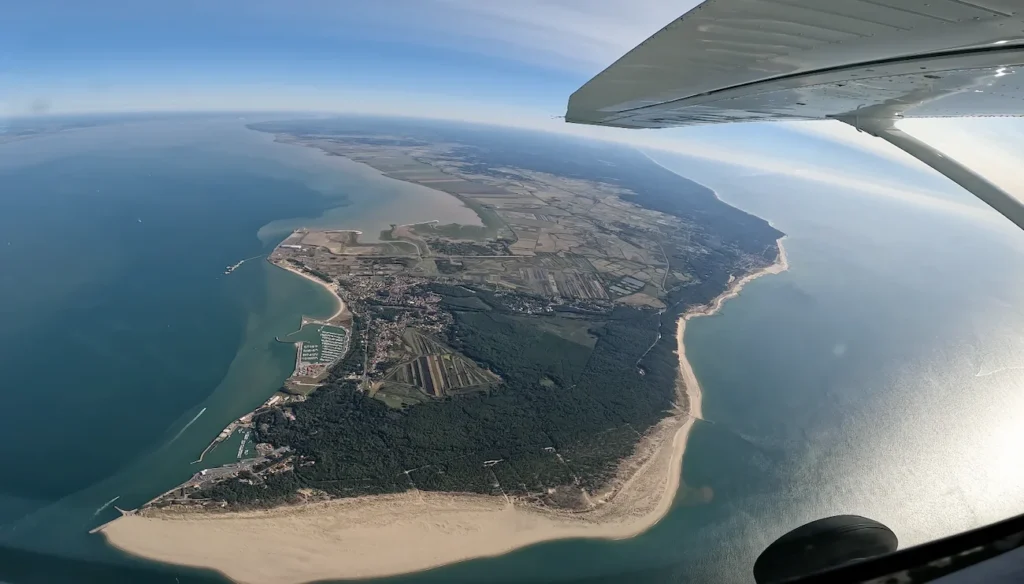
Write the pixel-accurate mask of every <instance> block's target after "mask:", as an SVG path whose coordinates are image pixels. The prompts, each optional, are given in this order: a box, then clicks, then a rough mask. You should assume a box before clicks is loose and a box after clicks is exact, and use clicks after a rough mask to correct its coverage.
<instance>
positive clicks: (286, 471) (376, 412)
mask: <svg viewBox="0 0 1024 584" xmlns="http://www.w3.org/2000/svg"><path fill="white" fill-rule="evenodd" d="M275 139H276V140H277V141H278V142H282V143H286V144H294V145H296V146H300V147H310V148H316V149H318V150H321V151H323V152H324V153H326V154H327V155H330V156H344V157H345V158H348V159H349V160H352V161H356V162H360V163H363V164H366V165H368V166H370V167H372V168H373V169H375V170H376V171H379V172H380V173H382V174H383V175H385V176H386V177H389V178H392V179H396V180H402V181H406V182H411V183H414V184H417V185H420V186H422V187H429V188H432V189H436V190H439V191H442V192H444V193H446V194H447V195H449V196H450V197H451V200H452V201H453V202H454V203H456V204H458V205H462V206H464V207H466V208H469V209H471V210H472V211H473V212H474V213H475V214H476V215H477V216H478V217H479V219H480V224H479V225H464V224H458V223H445V222H444V220H443V219H442V220H430V221H424V222H423V223H411V224H394V225H391V226H390V228H388V229H385V230H383V231H381V232H380V233H379V234H373V235H371V236H367V235H365V234H364V233H361V232H359V231H356V230H353V229H329V228H313V227H301V228H298V229H295V230H294V231H293V232H291V233H290V234H289V235H287V236H286V237H285V238H284V239H283V240H282V241H280V243H279V244H278V245H277V246H276V247H275V248H274V249H273V251H272V252H271V253H270V254H269V255H268V256H267V257H266V261H268V262H270V263H271V264H273V265H274V266H277V267H278V268H281V269H284V270H288V271H290V272H292V273H294V274H296V275H298V276H301V277H303V278H306V279H307V280H309V281H310V282H313V283H315V284H316V285H319V286H322V287H324V289H326V290H327V291H329V292H330V294H331V295H332V297H333V298H335V299H336V300H337V309H336V311H334V313H333V314H332V315H331V316H329V317H326V318H312V317H309V316H306V317H303V318H302V319H301V322H299V323H298V328H297V330H295V331H294V332H292V333H290V334H287V335H282V336H280V337H278V338H277V340H278V341H279V342H282V343H291V344H293V345H294V347H295V363H294V367H293V371H292V375H290V376H289V377H288V379H287V380H285V382H284V383H283V384H282V386H281V388H280V389H279V391H278V392H276V393H275V394H274V395H273V396H271V397H270V398H269V399H268V400H267V401H266V402H265V403H264V404H262V405H261V406H260V407H259V408H257V409H256V410H255V411H253V412H249V413H247V414H245V415H243V416H241V417H240V418H239V419H237V420H235V421H234V422H232V423H231V424H230V425H229V426H228V427H227V428H225V429H224V430H223V431H222V432H221V433H220V435H219V436H217V437H215V438H214V440H213V443H212V444H211V445H210V447H211V448H212V449H217V448H218V447H220V448H224V447H225V446H223V445H224V444H226V443H227V442H228V441H229V440H237V441H239V442H240V445H239V446H237V457H235V460H234V461H233V462H231V463H229V464H227V465H224V466H219V467H215V468H209V469H197V472H196V473H195V474H194V476H193V477H192V478H191V479H190V480H189V481H187V482H185V483H183V484H181V485H178V486H177V487H175V488H174V489H172V490H170V491H168V492H167V493H165V494H163V495H161V496H160V497H157V498H156V499H154V500H152V501H150V502H149V503H147V504H145V505H143V506H142V507H140V508H139V509H138V510H134V511H126V513H128V514H129V516H128V517H125V518H123V519H131V520H132V521H131V522H130V523H126V522H125V521H123V520H118V521H115V522H114V523H113V524H111V525H110V526H109V527H106V528H104V530H103V532H104V533H105V534H106V535H107V536H108V537H110V538H111V539H112V540H113V541H120V542H124V541H125V540H124V539H122V538H120V537H119V536H118V535H117V534H118V533H119V532H120V530H121V527H122V526H124V525H128V524H130V525H133V526H135V529H154V530H159V531H160V532H161V533H164V534H167V533H169V532H168V531H167V530H168V529H169V528H170V527H169V526H175V529H177V528H178V527H180V528H182V530H183V531H181V532H180V534H179V535H180V536H181V537H178V536H175V538H176V541H179V543H180V545H179V548H181V546H185V547H187V546H189V545H191V544H190V543H188V542H190V541H192V540H193V539H204V537H203V536H201V535H200V534H199V532H195V533H193V532H192V531H191V530H192V529H193V528H195V529H203V526H205V525H208V522H209V521H217V522H220V521H226V522H228V523H217V525H223V526H227V525H229V524H231V525H234V523H231V522H234V521H236V519H237V520H238V521H245V519H244V518H245V517H249V515H248V514H250V513H257V514H260V515H258V516H259V517H265V516H266V515H262V514H265V513H271V514H273V516H277V515H280V516H281V517H286V518H297V517H300V516H301V517H305V514H306V513H307V511H308V512H312V511H310V510H312V509H322V510H323V511H322V512H324V513H327V514H329V515H330V516H331V517H336V518H337V521H338V522H339V523H337V526H338V527H337V529H334V528H332V531H331V533H330V534H329V535H328V534H326V533H325V539H324V541H335V542H341V541H342V540H344V541H355V540H350V539H349V538H350V537H356V535H355V534H356V533H357V532H358V538H357V539H358V541H360V542H366V543H367V544H368V545H371V544H372V545H385V543H384V542H385V541H390V540H394V539H395V538H399V539H401V540H402V541H406V540H407V539H408V537H409V534H396V533H392V532H390V531H388V530H387V528H386V527H385V526H384V524H383V523H381V522H380V520H379V519H380V518H379V517H377V516H376V515H373V517H371V515H372V514H373V513H379V512H371V510H372V509H379V505H381V504H385V503H384V502H385V501H390V503H387V504H390V505H393V506H394V508H395V509H396V510H401V512H402V513H403V514H404V515H403V516H408V517H417V518H419V519H416V521H419V520H421V519H422V520H425V521H434V520H435V518H448V519H445V521H449V520H451V521H461V520H459V519H455V518H454V517H456V516H455V515H451V513H456V514H457V513H460V511H458V510H460V509H462V510H466V509H470V508H477V509H480V511H479V515H474V517H475V519H473V520H472V521H470V522H469V523H467V524H466V525H465V529H463V528H462V527H460V528H459V529H458V532H459V533H463V532H465V533H470V532H473V531H474V530H477V529H481V528H484V527H482V526H488V527H486V529H498V530H501V529H504V527H505V526H507V525H508V523H507V521H506V520H505V519H502V517H506V515H505V514H506V513H514V514H515V516H516V517H517V518H518V519H517V520H516V521H517V522H525V523H524V524H527V523H528V524H531V525H533V527H532V528H530V530H529V533H531V534H532V535H529V537H528V541H541V540H543V539H545V538H548V537H552V535H550V534H553V533H562V534H567V533H573V534H576V535H578V536H582V537H586V536H595V535H597V536H600V535H598V534H605V536H608V537H626V536H628V535H630V534H634V533H637V532H639V531H640V530H643V529H645V528H646V527H647V526H649V525H650V524H652V523H653V522H654V521H657V520H658V518H660V517H661V516H663V515H664V513H666V512H667V509H668V507H669V505H670V504H671V501H672V498H673V496H674V493H675V492H676V490H677V489H679V488H681V487H680V485H679V480H678V478H679V468H680V464H681V458H682V452H683V449H684V448H685V444H686V439H687V436H688V433H689V431H690V429H691V428H692V426H693V423H694V420H696V419H699V418H701V416H702V412H701V393H700V388H699V385H698V383H697V381H696V377H695V376H694V375H693V372H692V369H691V368H690V367H689V364H688V362H687V361H686V359H685V350H684V347H683V338H682V333H683V330H684V328H685V323H686V320H687V319H688V318H691V317H697V316H703V315H708V314H713V313H714V312H715V311H717V309H718V307H720V306H721V303H722V301H724V300H725V299H727V298H729V297H731V296H733V295H735V294H736V293H738V291H739V289H740V288H742V286H743V285H744V284H745V283H746V282H748V281H750V280H751V279H753V278H755V277H757V276H760V275H763V274H767V273H773V272H774V271H778V270H781V269H784V266H785V258H784V254H783V253H782V247H781V244H780V243H779V241H778V240H779V239H780V237H781V236H782V234H781V233H780V232H778V231H777V230H775V229H773V228H771V226H769V225H768V224H767V223H766V222H764V221H763V220H760V219H758V218H756V217H753V216H750V215H748V214H745V213H743V212H742V211H739V210H737V209H734V208H732V207H729V206H727V205H725V204H724V203H722V202H721V201H720V200H718V199H717V198H716V197H715V196H714V193H712V192H710V191H708V190H706V189H703V188H702V187H699V186H698V185H694V184H693V183H687V182H685V181H684V182H679V181H681V180H683V179H680V178H679V177H677V176H676V175H672V174H670V173H669V174H659V171H658V170H657V167H654V168H653V169H651V170H649V171H647V172H644V173H639V174H637V173H633V172H631V171H629V170H628V169H630V168H632V165H635V164H638V163H639V162H638V161H637V160H636V159H635V158H634V157H633V155H632V154H629V153H626V154H624V156H625V157H626V158H625V160H626V161H625V162H623V163H622V166H621V167H620V166H616V163H615V162H613V160H614V157H612V158H611V159H601V160H600V161H599V162H595V161H594V160H592V159H589V158H587V159H581V162H580V164H583V165H586V164H597V166H596V167H594V169H593V170H591V171H590V173H589V176H587V175H585V174H584V173H581V172H578V171H576V172H566V173H559V172H557V171H556V170H555V169H552V168H550V166H549V165H548V163H547V160H549V158H546V157H539V158H536V159H524V158H522V151H516V152H515V153H514V155H510V156H511V157H512V158H515V161H513V160H512V159H511V158H510V159H505V158H503V156H504V155H503V154H502V152H503V151H502V150H501V149H500V147H495V146H491V147H490V148H488V149H474V148H469V147H464V146H459V145H454V144H452V143H449V142H444V141H440V142H437V141H428V140H417V139H409V138H401V137H392V136H387V135H383V136H376V137H374V138H372V139H368V138H366V136H365V135H363V134H358V133H357V134H353V135H346V134H344V133H335V134H331V135H324V134H322V133H319V132H313V133H309V132H304V131H299V130H293V131H280V130H275ZM604 156H605V157H606V158H608V157H609V156H610V155H609V154H607V153H606V154H604ZM620 168H621V169H624V170H621V171H619V170H617V169H620ZM617 173H618V174H617ZM598 177H600V178H598ZM665 185H670V186H671V189H670V190H667V191H666V190H665ZM674 189H684V190H685V189H693V190H692V192H691V193H690V194H689V195H688V196H676V191H675V190H674ZM435 216H436V215H435ZM442 217H443V215H442ZM233 268H237V265H236V266H234V267H233ZM230 444H231V445H232V446H231V448H236V447H235V446H233V445H234V444H235V442H230ZM208 450H209V449H208ZM204 455H205V453H204ZM218 460H219V458H218ZM197 462H203V464H204V465H205V461H204V460H203V459H202V457H200V461H197ZM692 497H693V500H695V501H697V500H704V499H707V498H708V497H710V495H709V494H708V493H705V492H703V491H701V492H695V493H693V494H692ZM335 505H339V506H335ZM481 506H482V507H481ZM207 512H208V513H207ZM365 513H371V515H366V514H365ZM184 517H194V518H196V520H195V522H193V521H191V520H190V521H165V519H175V520H178V519H181V518H184ZM374 517H377V518H374ZM219 518H222V519H219ZM289 520H291V519H289ZM246 525H249V524H246ZM259 525H263V523H259ZM266 525H267V526H271V525H276V526H277V527H275V528H273V529H275V531H274V532H273V533H271V532H265V530H264V531H260V532H259V533H260V536H259V538H258V540H259V542H260V543H259V545H260V546H264V547H265V545H264V544H266V545H272V542H275V541H279V543H280V545H285V546H286V545H287V543H285V542H284V541H283V540H280V537H278V535H274V534H283V533H285V532H287V528H285V527H283V525H284V524H279V523H275V522H273V521H270V522H267V523H266ZM303 525H305V523H303ZM345 525H355V526H358V525H363V526H367V527H366V528H365V529H362V528H358V529H357V528H348V527H343V526H345ZM253 528H256V527H253ZM229 529H233V528H229ZM247 529H249V528H247ZM281 529H284V530H285V531H281ZM413 531H414V532H416V531H415V530H413ZM186 533H188V534H192V535H185V534H186ZM416 533H418V532H416ZM524 533H525V532H524ZM388 534H390V535H388ZM424 536H426V535H424ZM563 536H564V535H563ZM496 537H497V539H496V540H495V541H499V540H501V537H500V536H496ZM337 538H341V539H337ZM381 538H384V539H381ZM453 541H454V540H453ZM373 542H377V543H376V544H374V543H373ZM214 543H215V542H214ZM307 543H308V542H307ZM118 545H120V544H118ZM126 545H130V544H127V543H126ZM338 545H341V544H340V543H339V544H338ZM342 547H345V546H342ZM455 547H459V546H455ZM484 547H486V546H484ZM484 547H481V548H480V549H484ZM348 548H351V545H349V546H348ZM348 548H346V549H348ZM261 549H262V548H261ZM332 549H333V548H332ZM352 549H354V548H352ZM446 549H448V547H447V546H446ZM466 549H467V550H468V549H469V548H466ZM473 549H476V548H473ZM487 549H490V548H487ZM196 552H197V553H203V552H201V551H200V550H199V549H198V548H196ZM267 553H270V552H269V550H268V551H267ZM466 554H467V555H465V556H461V555H458V554H456V555H453V556H452V555H450V554H449V555H448V556H446V557H449V556H450V557H452V558H457V557H472V556H473V555H478V552H469V551H467V552H466ZM154 557H160V554H159V553H158V552H157V553H155V556H154ZM346 557H347V558H349V559H348V560H347V562H349V563H350V565H357V564H358V562H357V560H356V558H355V556H352V555H351V554H346ZM410 561H412V560H410ZM419 561H420V560H417V561H414V562H413V563H412V564H410V565H413V566H418V565H420V564H419V563H417V562H419ZM351 562H356V564H351ZM392 569H393V568H384V567H382V566H377V565H376V564H374V566H373V567H370V568H368V570H367V571H360V572H358V573H359V574H374V575H383V574H388V573H394V572H392V571H391V570H392ZM346 573H349V574H352V575H353V576H354V575H355V574H356V572H346ZM326 575H327V574H326V573H324V574H322V575H321V576H326Z"/></svg>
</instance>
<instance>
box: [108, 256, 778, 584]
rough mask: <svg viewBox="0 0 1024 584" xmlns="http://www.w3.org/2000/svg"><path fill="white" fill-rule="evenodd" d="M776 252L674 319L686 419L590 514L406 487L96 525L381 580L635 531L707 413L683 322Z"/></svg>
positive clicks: (655, 436) (240, 557)
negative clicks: (689, 356) (536, 546)
mask: <svg viewBox="0 0 1024 584" xmlns="http://www.w3.org/2000/svg"><path fill="white" fill-rule="evenodd" d="M779 249H780V259H779V262H777V263H776V264H774V265H773V266H770V267H768V268H766V269H764V270H761V271H759V272H756V273H754V274H750V275H748V276H746V277H744V278H741V279H739V280H736V281H733V282H732V283H731V284H730V286H729V290H727V291H726V292H725V293H724V294H722V295H721V296H719V297H718V298H716V299H715V301H714V302H712V303H711V304H710V305H708V306H704V307H699V308H697V309H694V310H691V311H689V312H687V313H686V314H685V315H683V316H682V317H680V318H679V321H678V326H677V332H676V339H677V342H678V353H679V369H680V392H682V393H683V394H685V399H686V401H687V402H688V406H689V407H688V410H689V415H682V414H681V415H678V416H671V417H668V418H666V419H665V420H663V421H662V422H661V423H659V424H658V425H657V426H655V427H654V428H653V429H652V430H651V431H650V432H648V433H647V435H646V436H645V437H644V439H643V440H642V441H641V443H640V444H639V446H638V448H637V452H636V454H634V456H632V457H631V458H629V459H627V460H626V461H624V463H623V465H622V467H621V469H620V473H619V479H620V480H617V481H615V485H616V487H617V488H615V489H613V490H610V491H609V492H607V493H603V494H597V495H594V500H595V503H596V507H595V508H594V509H593V510H590V511H587V512H584V513H556V512H550V511H541V510H537V509H534V508H530V507H526V506H522V505H517V504H513V503H510V502H509V501H507V500H505V499H504V498H502V497H489V496H471V495H463V494H451V493H428V492H419V491H411V492H406V493H402V494H397V495H384V496H374V497H359V498H353V499H345V500H338V501H330V502H323V503H315V504H309V505H304V506H295V507H281V508H276V509H270V510H264V511H253V512H244V513H223V514H221V513H210V512H201V511H198V512H197V511H173V510H149V511H146V512H144V513H143V514H141V515H128V516H125V517H122V518H120V519H117V520H116V521H113V522H111V523H110V524H108V525H107V526H105V527H104V528H103V529H102V530H101V533H103V534H104V536H105V537H106V538H107V540H108V541H109V542H110V543H111V544H112V545H114V546H116V547H118V548H120V549H122V550H124V551H127V552H130V553H133V554H137V555H140V556H144V557H146V558H150V559H154V560H160V561H164V562H169V563H176V564H185V565H189V566H200V567H206V568H212V569H215V570H218V571H220V572H223V573H224V574H225V575H227V576H228V577H230V578H231V579H233V580H236V581H239V582H246V583H252V584H263V583H267V584H269V583H272V582H280V583H299V582H309V581H313V580H320V579H329V578H360V577H372V576H385V575H392V574H400V573H407V572H412V571H418V570H424V569H427V568H431V567H436V566H441V565H444V564H449V563H453V562H457V561H461V560H466V559H471V558H479V557H486V556H494V555H500V554H503V553H506V552H509V551H511V550H514V549H516V548H520V547H523V546H526V545H529V544H534V543H538V542H543V541H549V540H554V539H562V538H575V537H583V538H606V539H622V538H627V537H632V536H634V535H637V534H639V533H641V532H643V531H645V530H647V529H649V528H650V527H651V526H652V525H654V524H655V523H657V522H658V521H659V520H660V519H661V518H662V517H664V516H665V515H666V514H667V513H668V511H669V508H670V507H671V505H672V502H673V500H674V498H675V495H676V492H677V490H678V489H679V486H680V475H681V470H682V462H683V455H684V453H685V450H686V442H687V439H688V437H689V434H690V430H691V429H692V428H693V423H694V419H695V418H701V417H702V415H703V411H702V407H701V406H702V404H701V398H702V392H701V389H700V384H699V383H698V381H697V377H696V375H695V374H694V372H693V368H692V367H691V366H690V363H689V361H688V360H687V359H686V350H685V345H684V343H683V339H684V335H685V330H686V322H687V320H688V319H690V318H694V317H698V316H707V315H711V314H714V313H716V312H717V311H718V310H719V309H720V308H721V306H722V304H723V303H724V302H725V300H728V299H729V298H732V297H734V296H736V295H737V294H738V293H739V292H740V290H741V289H742V288H743V286H745V285H746V284H747V283H749V282H750V281H752V280H754V279H755V278H757V277H760V276H762V275H765V274H771V273H778V272H781V271H783V270H785V269H787V268H788V263H787V260H786V255H785V249H784V248H783V247H782V241H781V240H780V241H779ZM293 271H294V270H293ZM302 275H303V276H305V277H310V278H311V279H314V280H315V278H312V277H311V276H308V275H307V274H302ZM320 284H323V282H320ZM342 308H343V305H342ZM340 310H341V309H339V314H340ZM680 397H681V398H682V397H683V395H680ZM397 550H400V551H397Z"/></svg>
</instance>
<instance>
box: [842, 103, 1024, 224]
mask: <svg viewBox="0 0 1024 584" xmlns="http://www.w3.org/2000/svg"><path fill="white" fill-rule="evenodd" d="M837 119H838V120H839V121H841V122H844V123H846V124H849V125H851V126H853V127H855V128H857V129H858V130H860V131H862V132H867V133H868V134H871V135H872V136H877V137H879V138H881V139H883V140H885V141H886V142H888V143H890V144H892V145H893V146H895V147H897V148H899V149H900V150H902V151H904V152H906V153H907V154H909V155H911V156H913V157H914V158H916V159H918V160H920V161H921V162H923V163H925V164H927V165H928V166H930V167H932V168H934V169H935V170H937V171H939V172H940V173H942V174H944V175H945V176H946V177H947V178H949V179H950V180H952V181H953V182H955V183H956V184H958V185H960V186H962V187H963V188H965V189H967V191H968V192H970V193H972V194H973V195H974V196H975V197H978V198H979V199H981V200H982V201H983V202H984V203H985V204H986V205H988V206H989V207H992V208H993V209H995V210H996V211H998V212H999V213H1000V214H1002V216H1003V217H1006V218H1007V219H1009V220H1010V221H1012V222H1013V224H1014V225H1016V226H1017V227H1019V228H1020V229H1022V230H1024V204H1022V203H1021V202H1020V201H1019V200H1017V199H1016V198H1015V197H1013V196H1012V195H1010V194H1009V193H1007V192H1006V191H1004V190H1003V189H1001V188H999V187H997V186H996V185H994V184H992V183H991V182H989V181H988V180H987V179H985V178H984V177H983V176H981V175H980V174H977V173H976V172H974V171H973V170H971V169H969V168H967V167H966V166H964V165H962V164H960V163H959V162H957V161H956V160H953V159H952V158H949V157H948V156H946V155H945V154H943V153H941V152H939V151H938V150H936V149H935V148H932V147H931V146H929V145H928V144H926V143H924V142H922V141H920V140H918V139H917V138H915V137H913V136H911V135H910V134H907V133H906V132H904V131H903V130H900V129H898V128H897V127H896V121H897V120H896V119H892V118H876V117H869V118H859V117H840V118H837Z"/></svg>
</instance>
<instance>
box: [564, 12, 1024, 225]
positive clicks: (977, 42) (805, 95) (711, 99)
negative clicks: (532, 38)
mask: <svg viewBox="0 0 1024 584" xmlns="http://www.w3.org/2000/svg"><path fill="white" fill-rule="evenodd" d="M1022 8H1024V4H1022V2H1021V0H707V1H706V2H704V3H703V4H701V5H699V6H698V7H697V8H694V9H693V10H691V11H690V12H688V13H687V14H685V15H684V16H683V17H681V18H679V19H678V20H676V21H674V22H672V23H671V24H669V25H668V26H666V27H665V28H664V29H662V30H661V31H659V32H658V33H656V34H655V35H654V36H652V37H651V38H649V39H647V40H646V41H645V42H643V43H641V44H640V46H638V47H636V48H635V49H633V50H632V51H630V52H629V53H627V54H626V55H625V56H623V57H622V58H621V59H619V60H618V61H616V62H615V63H614V64H612V66H610V67H608V68H607V69H605V70H604V71H603V72H601V73H600V74H599V75H597V76H596V77H594V79H592V80H591V81H589V82H588V83H587V84H586V85H584V86H583V87H581V88H580V89H579V90H577V91H576V92H575V93H573V95H572V97H570V99H569V107H568V110H567V112H566V115H565V119H566V121H568V122H575V123H581V124H595V125H602V126H616V127H622V128H667V127H673V126H689V125H695V124H712V123H723V122H749V121H773V120H775V121H778V120H788V121H797V120H822V119H836V120H839V121H842V122H845V123H847V124H850V125H852V126H855V127H856V128H858V129H859V130H863V131H865V132H868V133H870V134H872V135H874V136H877V137H879V138H882V139H884V140H886V141H888V142H889V143H891V144H893V145H894V146H896V147H897V148H900V149H902V150H903V151H905V152H907V153H909V154H911V155H912V156H914V157H916V158H917V159H918V160H920V161H922V162H924V163H925V164H928V165H929V166H931V167H932V168H934V169H935V170H937V171H939V172H940V173H942V174H944V175H945V176H946V177H948V178H949V179H951V180H953V181H954V182H956V183H957V184H959V185H960V186H962V187H964V188H965V189H967V190H968V191H969V192H971V193H972V194H974V195H975V196H976V197H978V198H979V199H981V200H982V201H984V202H985V203H987V204H988V205H989V206H990V207H992V208H993V209H995V210H996V211H998V212H999V213H1001V214H1002V215H1003V216H1004V217H1006V218H1007V219H1009V220H1010V221H1012V222H1013V223H1014V224H1016V225H1017V226H1018V227H1020V228H1021V229H1024V205H1022V204H1021V202H1020V201H1019V200H1018V199H1017V198H1015V197H1013V196H1011V195H1010V194H1008V193H1006V192H1005V191H1003V190H1002V189H1000V188H999V187H997V186H996V185H994V184H992V183H991V182H989V181H988V180H986V179H985V178H984V177H982V176H980V175H978V174H977V173H975V172H974V171H972V170H971V169H970V168H967V167H966V166H964V165H962V164H960V163H959V162H957V161H956V160H953V159H951V158H949V157H948V156H945V155H944V154H943V153H941V152H939V151H937V150H936V149H934V148H932V147H931V146H929V145H928V144H925V143H923V142H921V141H920V140H917V139H916V138H914V137H913V136H910V135H908V134H906V133H904V132H902V131H900V130H899V129H898V128H897V127H896V122H897V121H898V120H900V119H902V118H910V117H950V116H955V117H962V116H1013V115H1021V114H1024V99H1022V98H1021V97H1022V92H1021V81H1020V79H1021V77H1022V75H1024V17H1022V14H1021V9H1022Z"/></svg>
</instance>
